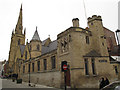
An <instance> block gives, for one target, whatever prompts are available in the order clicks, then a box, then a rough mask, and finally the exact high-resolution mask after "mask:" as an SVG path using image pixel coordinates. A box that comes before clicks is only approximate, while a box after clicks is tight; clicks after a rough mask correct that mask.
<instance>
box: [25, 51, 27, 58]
mask: <svg viewBox="0 0 120 90" xmlns="http://www.w3.org/2000/svg"><path fill="white" fill-rule="evenodd" d="M25 59H27V51H26V52H25Z"/></svg>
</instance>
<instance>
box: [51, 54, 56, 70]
mask: <svg viewBox="0 0 120 90" xmlns="http://www.w3.org/2000/svg"><path fill="white" fill-rule="evenodd" d="M51 62H52V69H54V68H55V56H53V57H51Z"/></svg>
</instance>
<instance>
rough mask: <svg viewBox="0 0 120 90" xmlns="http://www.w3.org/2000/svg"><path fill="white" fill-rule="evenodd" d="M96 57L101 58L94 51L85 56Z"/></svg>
mask: <svg viewBox="0 0 120 90" xmlns="http://www.w3.org/2000/svg"><path fill="white" fill-rule="evenodd" d="M97 56H101V55H100V54H99V53H98V52H96V51H95V50H92V51H90V52H89V53H87V54H86V55H85V57H97Z"/></svg>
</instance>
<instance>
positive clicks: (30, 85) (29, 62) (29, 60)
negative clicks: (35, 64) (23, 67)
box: [28, 58, 31, 86]
mask: <svg viewBox="0 0 120 90" xmlns="http://www.w3.org/2000/svg"><path fill="white" fill-rule="evenodd" d="M30 64H31V58H30V59H29V68H28V70H29V84H28V85H29V86H31V84H30Z"/></svg>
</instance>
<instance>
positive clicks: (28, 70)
mask: <svg viewBox="0 0 120 90" xmlns="http://www.w3.org/2000/svg"><path fill="white" fill-rule="evenodd" d="M28 72H30V64H29V65H28Z"/></svg>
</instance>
